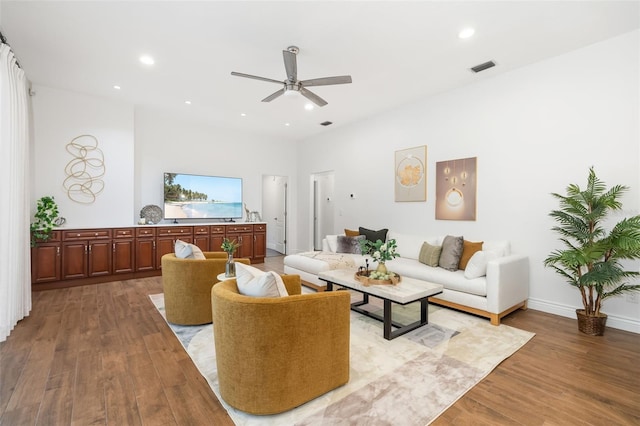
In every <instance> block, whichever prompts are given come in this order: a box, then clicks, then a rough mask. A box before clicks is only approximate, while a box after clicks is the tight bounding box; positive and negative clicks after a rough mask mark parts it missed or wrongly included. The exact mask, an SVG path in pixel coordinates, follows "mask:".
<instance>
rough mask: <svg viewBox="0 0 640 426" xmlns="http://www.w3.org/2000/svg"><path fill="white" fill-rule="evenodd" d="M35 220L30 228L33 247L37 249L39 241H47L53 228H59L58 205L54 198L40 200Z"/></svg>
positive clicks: (48, 197) (45, 197) (47, 197)
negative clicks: (57, 220)
mask: <svg viewBox="0 0 640 426" xmlns="http://www.w3.org/2000/svg"><path fill="white" fill-rule="evenodd" d="M34 218H35V219H36V220H35V221H34V222H33V223H32V224H31V226H30V230H31V247H35V246H36V244H37V242H38V241H47V240H48V239H49V238H50V237H51V231H53V227H54V226H57V223H56V219H58V205H57V204H56V202H55V200H54V199H53V197H52V196H44V197H42V198H40V199H39V200H38V202H37V204H36V213H35V215H34Z"/></svg>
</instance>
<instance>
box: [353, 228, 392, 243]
mask: <svg viewBox="0 0 640 426" xmlns="http://www.w3.org/2000/svg"><path fill="white" fill-rule="evenodd" d="M358 231H359V232H360V235H364V236H365V238H366V239H367V240H369V241H371V242H372V243H375V242H376V241H378V240H382V241H383V242H384V241H387V232H389V230H388V229H386V228H385V229H380V230H378V231H374V230H372V229H367V228H363V227H362V226H361V227H359V228H358Z"/></svg>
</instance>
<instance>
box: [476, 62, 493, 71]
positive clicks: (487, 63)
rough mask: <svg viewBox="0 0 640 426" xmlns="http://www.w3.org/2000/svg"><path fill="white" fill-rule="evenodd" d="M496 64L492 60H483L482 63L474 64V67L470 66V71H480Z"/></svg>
mask: <svg viewBox="0 0 640 426" xmlns="http://www.w3.org/2000/svg"><path fill="white" fill-rule="evenodd" d="M495 66H496V63H495V62H493V61H489V62H485V63H484V64H480V65H476V66H475V67H471V71H473V72H480V71H484V70H486V69H489V68H493V67H495Z"/></svg>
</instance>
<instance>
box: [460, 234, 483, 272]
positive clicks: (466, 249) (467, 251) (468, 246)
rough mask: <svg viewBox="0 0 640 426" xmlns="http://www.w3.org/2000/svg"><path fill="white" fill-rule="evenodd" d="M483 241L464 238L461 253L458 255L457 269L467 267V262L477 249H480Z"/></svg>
mask: <svg viewBox="0 0 640 426" xmlns="http://www.w3.org/2000/svg"><path fill="white" fill-rule="evenodd" d="M482 244H483V242H482V241H480V242H478V243H474V242H471V241H467V240H464V242H463V243H462V255H461V256H460V262H459V263H458V269H462V270H464V268H466V267H467V262H469V259H471V256H473V254H474V253H475V252H477V251H480V250H482Z"/></svg>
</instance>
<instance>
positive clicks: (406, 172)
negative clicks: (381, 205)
mask: <svg viewBox="0 0 640 426" xmlns="http://www.w3.org/2000/svg"><path fill="white" fill-rule="evenodd" d="M395 160H396V161H395V172H394V173H395V195H396V198H395V199H396V201H427V170H426V167H425V164H426V162H427V146H426V145H422V146H417V147H415V148H408V149H402V150H400V151H396V153H395Z"/></svg>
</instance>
